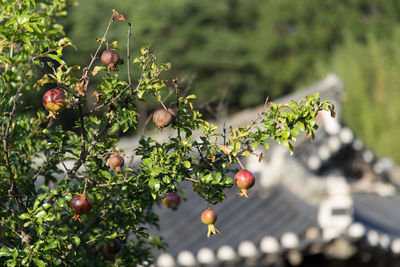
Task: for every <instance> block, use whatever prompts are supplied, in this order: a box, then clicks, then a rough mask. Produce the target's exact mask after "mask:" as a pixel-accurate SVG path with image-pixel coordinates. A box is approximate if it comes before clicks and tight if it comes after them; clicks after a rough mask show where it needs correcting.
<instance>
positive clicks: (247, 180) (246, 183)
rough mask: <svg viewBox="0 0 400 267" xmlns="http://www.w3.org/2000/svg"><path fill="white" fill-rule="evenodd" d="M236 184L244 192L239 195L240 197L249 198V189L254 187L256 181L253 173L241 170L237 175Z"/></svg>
mask: <svg viewBox="0 0 400 267" xmlns="http://www.w3.org/2000/svg"><path fill="white" fill-rule="evenodd" d="M235 183H236V185H237V187H239V188H240V189H241V191H242V192H241V193H239V196H241V197H242V196H245V197H249V196H248V195H247V189H249V188H251V187H252V186H253V185H254V183H255V179H254V176H253V174H252V173H251V172H249V171H247V170H241V171H238V172H237V173H236V175H235Z"/></svg>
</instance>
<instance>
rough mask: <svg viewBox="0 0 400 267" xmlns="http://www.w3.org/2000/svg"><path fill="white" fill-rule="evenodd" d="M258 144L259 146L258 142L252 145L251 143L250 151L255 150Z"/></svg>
mask: <svg viewBox="0 0 400 267" xmlns="http://www.w3.org/2000/svg"><path fill="white" fill-rule="evenodd" d="M259 144H260V143H259V142H253V143H251V145H250V146H251V149H253V150H256V149H257V147H258V145H259Z"/></svg>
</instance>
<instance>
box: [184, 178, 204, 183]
mask: <svg viewBox="0 0 400 267" xmlns="http://www.w3.org/2000/svg"><path fill="white" fill-rule="evenodd" d="M185 180H187V181H191V182H193V183H200V181H199V180H196V179H194V178H190V177H185Z"/></svg>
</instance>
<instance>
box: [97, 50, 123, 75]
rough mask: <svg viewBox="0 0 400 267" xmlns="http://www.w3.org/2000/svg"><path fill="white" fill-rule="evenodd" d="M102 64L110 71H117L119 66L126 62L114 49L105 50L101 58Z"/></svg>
mask: <svg viewBox="0 0 400 267" xmlns="http://www.w3.org/2000/svg"><path fill="white" fill-rule="evenodd" d="M100 61H101V63H103V65H104V66H106V67H107V69H108V70H109V71H110V70H116V68H117V65H118V64H123V63H124V61H123V60H122V59H121V58H120V57H119V54H118V52H117V51H115V50H112V49H107V50H104V52H103V53H102V54H101V57H100Z"/></svg>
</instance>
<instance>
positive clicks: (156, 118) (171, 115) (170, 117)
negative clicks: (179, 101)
mask: <svg viewBox="0 0 400 267" xmlns="http://www.w3.org/2000/svg"><path fill="white" fill-rule="evenodd" d="M175 119H176V113H175V111H174V110H173V109H170V108H169V109H168V110H166V109H159V110H157V111H156V112H154V115H153V122H154V123H155V124H156V125H157V127H158V129H160V130H162V129H163V128H165V127H168V126H169V125H170V124H171V123H174V122H175Z"/></svg>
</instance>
